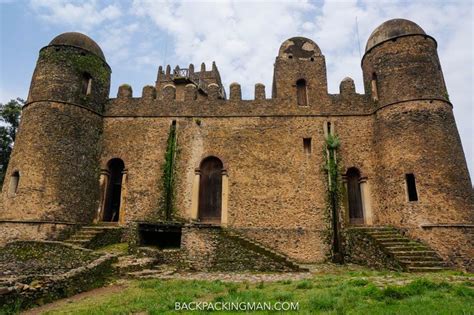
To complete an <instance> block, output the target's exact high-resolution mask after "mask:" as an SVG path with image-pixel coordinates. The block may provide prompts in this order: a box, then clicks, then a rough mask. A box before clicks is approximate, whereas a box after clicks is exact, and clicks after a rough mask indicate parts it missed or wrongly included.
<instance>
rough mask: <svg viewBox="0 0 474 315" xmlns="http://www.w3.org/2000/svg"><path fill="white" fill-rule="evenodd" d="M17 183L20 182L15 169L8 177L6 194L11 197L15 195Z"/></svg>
mask: <svg viewBox="0 0 474 315" xmlns="http://www.w3.org/2000/svg"><path fill="white" fill-rule="evenodd" d="M19 183H20V172H19V171H15V172H13V174H12V176H11V177H10V185H9V186H8V195H9V196H10V197H13V196H15V195H16V192H17V190H18V184H19Z"/></svg>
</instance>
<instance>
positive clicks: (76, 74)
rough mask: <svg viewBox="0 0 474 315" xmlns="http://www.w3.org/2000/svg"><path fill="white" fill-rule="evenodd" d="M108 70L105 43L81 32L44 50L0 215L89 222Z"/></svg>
mask: <svg viewBox="0 0 474 315" xmlns="http://www.w3.org/2000/svg"><path fill="white" fill-rule="evenodd" d="M110 73H111V70H110V67H109V66H108V65H107V63H106V61H105V57H104V54H103V53H102V50H101V49H100V47H99V46H98V45H97V44H96V43H95V42H94V41H93V40H92V39H90V38H89V37H87V36H85V35H83V34H79V33H64V34H61V35H59V36H57V37H56V38H54V39H53V40H52V41H51V42H50V43H49V45H48V46H46V47H44V48H43V49H41V51H40V54H39V58H38V62H37V64H36V68H35V71H34V73H33V78H32V80H31V87H30V92H29V96H28V101H27V104H26V105H25V106H24V108H23V111H22V119H21V124H20V128H19V133H18V137H17V140H16V142H15V147H14V149H13V153H12V157H11V160H10V164H9V166H8V171H7V176H6V178H5V184H4V187H3V191H2V198H3V210H2V212H1V214H0V216H1V218H2V219H16V220H42V221H62V222H75V223H78V222H83V223H87V222H91V221H92V219H93V217H94V216H95V213H96V211H97V208H98V200H99V184H98V183H99V163H98V157H99V151H100V136H101V133H102V116H101V114H102V112H103V108H104V104H105V102H106V101H107V100H108V96H109V89H110Z"/></svg>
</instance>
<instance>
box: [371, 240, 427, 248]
mask: <svg viewBox="0 0 474 315" xmlns="http://www.w3.org/2000/svg"><path fill="white" fill-rule="evenodd" d="M380 243H381V244H382V245H383V246H386V247H389V246H408V247H413V246H414V245H418V246H419V245H420V244H419V243H410V242H400V241H386V242H380Z"/></svg>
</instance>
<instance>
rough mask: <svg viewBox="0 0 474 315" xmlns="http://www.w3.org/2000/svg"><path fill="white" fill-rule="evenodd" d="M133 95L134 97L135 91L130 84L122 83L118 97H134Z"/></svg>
mask: <svg viewBox="0 0 474 315" xmlns="http://www.w3.org/2000/svg"><path fill="white" fill-rule="evenodd" d="M132 97H133V91H132V87H131V86H130V85H128V84H122V85H121V86H119V90H118V93H117V98H132Z"/></svg>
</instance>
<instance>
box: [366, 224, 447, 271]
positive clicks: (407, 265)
mask: <svg viewBox="0 0 474 315" xmlns="http://www.w3.org/2000/svg"><path fill="white" fill-rule="evenodd" d="M357 229H360V230H361V231H363V232H365V233H366V234H367V235H368V236H369V237H370V238H372V239H373V241H375V242H376V243H377V244H378V245H379V246H380V247H381V248H382V250H383V252H385V253H386V254H388V255H389V256H390V257H392V258H393V259H394V260H396V261H397V262H398V264H399V265H400V266H401V267H402V268H403V269H404V270H405V271H409V272H430V271H441V270H445V269H447V268H446V265H445V263H444V261H443V259H442V258H441V257H440V256H439V255H438V254H437V253H436V252H435V251H434V250H432V249H431V248H430V247H428V246H427V245H425V244H423V243H421V242H419V241H415V240H413V239H410V238H408V237H406V236H404V235H403V234H402V233H401V232H400V231H399V230H398V229H396V228H393V227H363V228H357Z"/></svg>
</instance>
